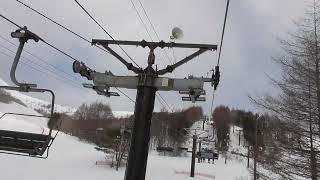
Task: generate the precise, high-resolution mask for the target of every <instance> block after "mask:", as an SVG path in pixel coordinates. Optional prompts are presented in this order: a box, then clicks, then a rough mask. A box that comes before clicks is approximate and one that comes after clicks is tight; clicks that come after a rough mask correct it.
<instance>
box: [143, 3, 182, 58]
mask: <svg viewBox="0 0 320 180" xmlns="http://www.w3.org/2000/svg"><path fill="white" fill-rule="evenodd" d="M138 1H139V4H140V6H141V7H142V10H143V12H144V14H145V15H146V17H147V19H148V22H149V24H150V25H151V27H152V30H153V32H154V33H155V34H156V36H157V39H158V41H160V37H159V34H158V33H157V31H156V28H155V27H154V25H153V23H152V21H151V19H150V17H149V15H148V13H147V11H146V9H145V8H144V6H143V4H142V2H141V0H138ZM163 50H164V53H165V55H166V58H167V59H168V61H169V62H170V63H171V64H173V63H172V61H171V58H170V57H169V55H168V53H167V51H166V50H165V49H163ZM174 62H175V63H176V60H175V59H174Z"/></svg>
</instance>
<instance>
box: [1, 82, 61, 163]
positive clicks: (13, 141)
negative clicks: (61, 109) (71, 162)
mask: <svg viewBox="0 0 320 180" xmlns="http://www.w3.org/2000/svg"><path fill="white" fill-rule="evenodd" d="M0 89H6V90H12V91H20V90H21V87H14V86H0ZM28 92H41V93H44V92H49V93H50V94H51V96H52V99H51V110H50V116H41V115H33V114H23V113H12V112H6V113H4V114H2V115H1V116H0V120H1V119H2V118H3V117H5V116H6V115H16V116H28V117H44V118H48V119H49V120H51V119H52V118H54V102H55V95H54V93H53V91H51V90H49V89H37V88H29V89H28ZM60 126H61V121H60V125H59V128H58V130H57V132H56V133H55V135H54V136H52V130H53V127H51V128H49V133H48V134H46V135H44V134H35V133H28V132H19V131H8V130H0V153H2V154H12V155H22V156H31V157H37V158H47V157H48V156H49V149H50V147H51V145H52V142H53V140H54V139H55V137H56V136H57V135H58V133H59V129H60ZM5 145H6V146H5ZM19 145H20V146H21V147H19ZM32 145H33V147H36V145H42V146H41V147H37V148H38V149H33V150H32V149H30V148H31V147H32ZM23 147H25V149H23ZM27 147H29V149H28V148H27ZM46 151H47V153H46V155H45V156H43V154H44V153H45V152H46Z"/></svg>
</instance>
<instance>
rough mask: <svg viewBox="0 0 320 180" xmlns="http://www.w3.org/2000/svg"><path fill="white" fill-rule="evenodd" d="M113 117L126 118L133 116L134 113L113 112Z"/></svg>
mask: <svg viewBox="0 0 320 180" xmlns="http://www.w3.org/2000/svg"><path fill="white" fill-rule="evenodd" d="M112 113H113V116H114V117H116V118H125V117H128V116H131V115H133V113H134V112H131V111H112Z"/></svg>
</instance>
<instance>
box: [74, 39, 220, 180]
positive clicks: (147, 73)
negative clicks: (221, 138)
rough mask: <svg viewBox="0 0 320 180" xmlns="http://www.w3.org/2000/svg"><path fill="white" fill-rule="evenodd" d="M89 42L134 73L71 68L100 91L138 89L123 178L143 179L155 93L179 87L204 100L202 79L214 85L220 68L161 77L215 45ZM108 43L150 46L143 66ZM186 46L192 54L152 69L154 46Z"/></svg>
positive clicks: (78, 65) (190, 96) (79, 66)
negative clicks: (199, 74)
mask: <svg viewBox="0 0 320 180" xmlns="http://www.w3.org/2000/svg"><path fill="white" fill-rule="evenodd" d="M92 44H94V45H100V46H103V47H104V48H105V49H106V50H107V51H109V52H110V54H112V55H113V56H114V57H116V58H117V59H118V60H119V61H120V62H121V63H122V64H124V65H125V66H126V67H127V69H128V70H130V71H133V72H134V73H135V74H136V76H116V75H114V74H113V73H111V72H110V71H109V72H105V73H100V72H96V71H94V70H91V69H90V68H88V67H87V66H86V65H85V64H84V63H82V62H79V61H75V62H74V63H73V70H74V72H75V73H80V75H81V76H84V77H86V78H87V79H88V80H92V81H93V84H84V87H86V88H91V89H93V90H95V91H96V92H97V93H98V94H100V95H105V96H107V97H110V96H119V94H118V93H116V92H110V91H109V90H110V88H111V87H116V88H127V89H137V96H136V104H135V111H134V127H133V131H132V140H131V147H130V151H129V158H128V163H127V169H126V175H125V180H144V179H145V171H146V166H147V159H148V150H149V146H148V145H149V140H150V126H151V117H152V113H153V109H154V101H155V95H156V92H157V91H178V92H179V93H180V94H185V95H187V96H186V97H182V100H183V101H192V102H193V103H194V102H196V101H205V97H202V95H205V91H204V90H203V86H204V83H206V82H209V83H211V85H212V86H214V88H216V87H217V86H218V83H219V79H220V72H219V68H217V67H216V71H215V73H213V74H212V77H210V78H204V77H200V78H198V77H193V76H189V77H188V78H185V79H178V78H168V77H162V76H163V75H165V74H167V73H171V72H173V71H174V70H175V69H176V68H178V67H180V66H181V65H183V64H185V63H187V62H189V61H190V60H192V59H193V58H195V57H197V56H199V55H201V54H203V53H204V52H207V51H214V50H217V45H210V44H184V43H175V42H170V43H166V42H164V41H160V42H147V41H145V40H142V41H118V40H101V39H93V40H92ZM111 45H130V46H140V47H143V48H146V47H147V48H149V49H150V52H149V56H148V59H147V62H148V66H147V67H146V68H144V69H143V68H140V67H135V66H134V65H133V64H132V63H129V62H127V61H126V60H125V59H124V58H122V57H121V56H120V55H119V54H118V53H116V52H115V51H114V50H113V49H112V48H111V47H110V46H111ZM165 47H167V48H189V49H197V51H195V52H194V53H192V54H191V55H189V56H187V57H185V58H183V59H182V60H180V61H178V62H177V63H175V64H173V65H168V66H167V67H166V68H164V69H160V70H158V69H157V68H156V69H154V68H153V65H154V62H155V55H154V50H155V49H156V48H165Z"/></svg>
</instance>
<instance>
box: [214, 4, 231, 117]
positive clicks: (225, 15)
mask: <svg viewBox="0 0 320 180" xmlns="http://www.w3.org/2000/svg"><path fill="white" fill-rule="evenodd" d="M229 4H230V0H228V1H227V5H226V11H225V14H224V21H223V28H222V35H221V41H220V47H219V56H218V62H217V66H218V67H219V64H220V58H221V51H222V45H223V40H224V32H225V29H226V24H227V18H228V12H229ZM214 92H215V90H214V91H213V93H212V102H211V110H210V113H211V115H210V116H212V113H213V112H212V111H213V101H214Z"/></svg>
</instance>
